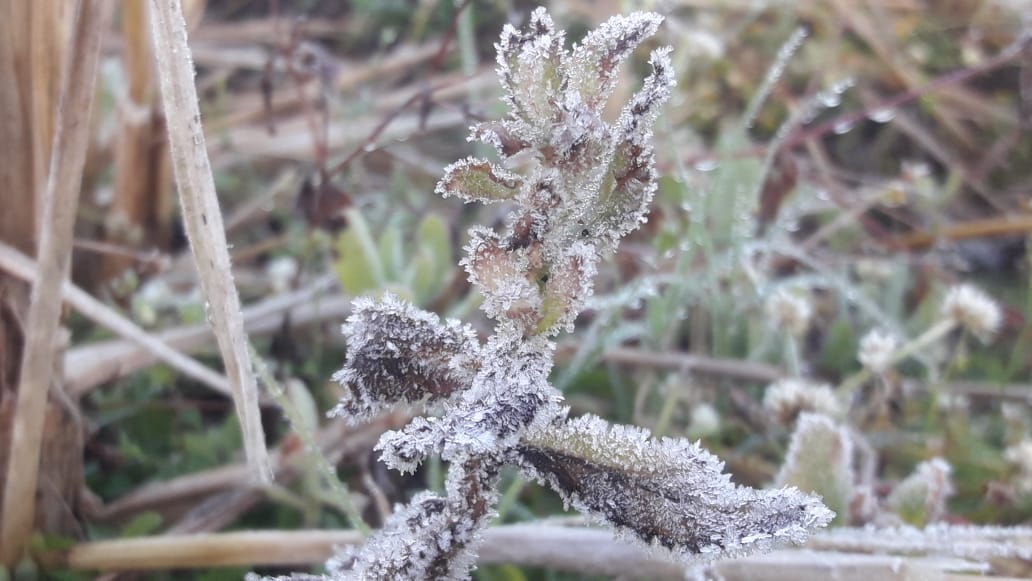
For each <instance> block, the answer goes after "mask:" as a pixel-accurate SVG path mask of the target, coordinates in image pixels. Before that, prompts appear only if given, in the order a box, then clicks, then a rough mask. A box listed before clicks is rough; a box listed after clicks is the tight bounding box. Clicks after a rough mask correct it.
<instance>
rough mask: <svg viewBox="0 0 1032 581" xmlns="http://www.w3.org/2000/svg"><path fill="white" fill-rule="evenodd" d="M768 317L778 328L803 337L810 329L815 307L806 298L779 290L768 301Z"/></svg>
mask: <svg viewBox="0 0 1032 581" xmlns="http://www.w3.org/2000/svg"><path fill="white" fill-rule="evenodd" d="M766 308H767V316H768V317H770V321H771V324H773V325H774V326H775V327H776V328H779V329H785V330H786V331H788V332H789V333H790V334H792V335H793V336H795V337H801V336H802V335H803V334H804V333H806V331H807V329H809V328H810V319H811V318H812V317H813V306H811V305H810V301H809V300H807V299H806V298H805V297H803V296H800V295H798V294H795V293H791V292H788V291H786V290H779V291H778V292H776V293H774V294H773V295H771V297H770V298H769V299H767V305H766Z"/></svg>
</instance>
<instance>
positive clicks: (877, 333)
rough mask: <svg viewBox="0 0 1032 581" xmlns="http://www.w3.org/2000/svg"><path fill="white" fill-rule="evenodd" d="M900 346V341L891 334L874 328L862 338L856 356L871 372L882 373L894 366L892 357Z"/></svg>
mask: <svg viewBox="0 0 1032 581" xmlns="http://www.w3.org/2000/svg"><path fill="white" fill-rule="evenodd" d="M897 348H899V341H897V340H896V338H895V337H894V336H892V335H891V334H889V333H887V332H885V331H881V330H879V329H872V330H870V331H868V332H867V334H866V335H864V338H863V339H861V340H860V350H859V351H858V352H857V355H856V358H857V360H859V361H860V364H861V365H863V366H864V368H866V369H867V370H869V371H870V372H871V373H876V374H879V375H880V374H882V373H885V372H886V371H888V370H889V367H891V366H892V357H893V355H895V352H896V349H897Z"/></svg>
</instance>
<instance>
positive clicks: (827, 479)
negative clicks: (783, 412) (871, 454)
mask: <svg viewBox="0 0 1032 581" xmlns="http://www.w3.org/2000/svg"><path fill="white" fill-rule="evenodd" d="M855 482H856V473H855V471H854V470H853V439H852V437H850V435H849V431H848V430H847V429H846V428H843V427H839V426H837V425H836V424H835V422H834V421H832V419H831V418H829V417H828V416H825V415H821V414H811V413H803V414H801V415H800V416H799V419H798V421H797V422H796V427H795V431H794V432H792V438H791V440H790V441H789V445H788V453H787V454H786V455H785V462H784V464H782V466H781V471H780V472H779V473H778V477H777V480H776V483H777V485H778V486H794V487H796V488H798V489H800V490H805V491H807V492H816V493H817V494H820V495H821V496H822V497H823V499H824V503H825V504H826V505H828V508H830V509H831V510H833V511H835V513H836V514H837V515H838V516H837V517H836V521H837V522H840V523H841V522H844V521H845V520H846V517H847V515H848V514H849V505H850V502H851V501H852V499H853V494H854V490H853V485H854V483H855Z"/></svg>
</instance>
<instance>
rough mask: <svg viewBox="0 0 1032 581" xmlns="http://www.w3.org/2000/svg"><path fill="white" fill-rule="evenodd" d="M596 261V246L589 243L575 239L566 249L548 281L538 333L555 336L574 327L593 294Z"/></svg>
mask: <svg viewBox="0 0 1032 581" xmlns="http://www.w3.org/2000/svg"><path fill="white" fill-rule="evenodd" d="M596 262H597V257H596V255H595V250H594V249H593V248H592V247H591V246H590V245H588V244H585V243H583V242H574V243H573V245H571V246H570V247H569V248H567V249H565V251H564V252H563V254H562V255H561V256H560V257H559V258H558V259H557V260H556V261H555V263H554V264H553V265H552V268H551V274H550V276H549V278H548V280H547V281H546V282H545V285H544V287H545V288H544V294H543V303H542V306H541V320H540V321H538V324H537V328H536V329H535V333H540V334H543V335H545V336H552V335H555V334H557V333H559V332H560V331H562V330H566V331H572V330H573V320H574V319H576V318H577V314H578V313H580V311H581V309H582V308H583V307H584V301H586V300H587V299H588V297H590V296H591V289H592V286H593V284H594V279H595V263H596Z"/></svg>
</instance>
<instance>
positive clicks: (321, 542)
mask: <svg viewBox="0 0 1032 581" xmlns="http://www.w3.org/2000/svg"><path fill="white" fill-rule="evenodd" d="M483 534H484V546H483V547H482V549H481V550H480V554H481V558H480V560H479V563H480V564H481V565H489V564H516V565H524V566H539V567H548V568H552V569H558V570H564V571H570V572H577V573H581V574H603V575H611V576H618V577H620V578H629V579H641V578H646V579H670V580H674V579H684V578H685V571H684V568H683V566H682V565H680V564H677V563H673V562H670V561H666V560H663V559H660V558H657V557H656V556H655V555H653V554H651V553H650V552H649V551H648V550H647V549H644V548H641V547H638V546H635V545H631V544H629V543H627V542H624V541H621V540H618V539H615V538H614V537H613V536H612V534H611V533H610V532H608V531H604V530H597V529H588V528H582V527H561V526H554V525H534V524H529V525H507V526H498V527H493V528H490V529H488V530H486V531H484V533H483ZM817 538H818V539H819V538H820V537H819V536H818V537H817ZM359 542H361V537H360V535H359V534H358V533H356V532H354V531H322V530H308V531H260V532H236V533H218V534H204V535H181V536H168V537H152V538H141V539H119V540H113V541H99V542H93V543H83V544H80V545H77V546H75V547H73V548H72V549H71V550H69V551H68V552H67V553H66V554H64V555H61V556H60V557H59V560H60V561H61V562H62V563H63V564H65V565H67V566H69V567H71V568H75V569H99V570H105V571H116V570H134V569H135V570H155V569H167V568H181V567H194V568H201V567H214V566H230V565H247V566H263V565H264V566H283V567H288V566H295V567H296V566H303V565H311V564H314V563H319V562H321V561H323V560H325V559H326V558H327V557H328V556H329V555H331V554H332V553H333V551H334V548H335V547H337V546H341V545H350V544H355V543H359ZM985 569H986V567H985V566H984V565H983V564H980V563H977V562H973V561H968V560H964V559H956V558H950V557H937V556H921V555H913V556H909V557H905V558H904V557H899V556H895V555H884V554H868V553H864V552H862V551H858V552H846V551H815V550H809V549H804V550H783V551H776V552H774V553H770V554H767V555H754V556H750V557H746V558H742V559H731V560H728V561H724V562H721V563H718V564H716V565H714V566H712V567H711V568H710V572H711V573H714V574H715V575H714V576H715V577H716V578H720V579H727V580H729V581H730V580H745V579H749V580H772V581H773V580H779V581H780V580H788V579H830V578H835V579H847V580H857V581H866V580H867V579H887V580H895V579H913V578H921V579H926V578H927V579H951V580H954V581H960V580H966V579H974V578H976V575H975V574H977V578H982V579H985V578H987V577H982V576H981V573H983V572H985ZM990 578H991V579H997V580H998V581H1003V579H1004V578H1001V577H990Z"/></svg>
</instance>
